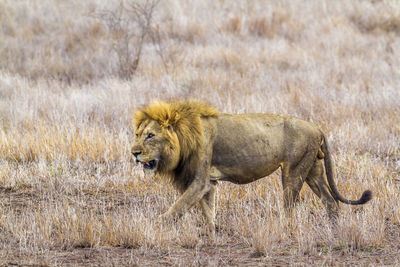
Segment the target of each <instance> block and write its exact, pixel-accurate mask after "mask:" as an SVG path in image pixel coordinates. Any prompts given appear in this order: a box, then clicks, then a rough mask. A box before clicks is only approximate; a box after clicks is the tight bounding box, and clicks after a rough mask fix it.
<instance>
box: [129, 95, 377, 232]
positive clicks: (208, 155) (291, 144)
mask: <svg viewBox="0 0 400 267" xmlns="http://www.w3.org/2000/svg"><path fill="white" fill-rule="evenodd" d="M134 124H135V125H134V126H135V134H136V139H135V143H134V145H133V147H132V154H133V155H134V156H135V158H136V161H137V162H140V163H141V164H142V165H143V167H144V169H145V170H146V171H151V172H153V173H155V174H158V175H161V176H164V177H169V178H170V179H171V180H172V182H173V183H174V185H175V186H176V187H177V188H178V189H179V190H180V191H181V193H182V196H181V197H180V198H179V199H178V200H177V201H176V203H175V204H174V205H173V206H172V207H171V208H170V209H169V210H168V211H167V212H166V213H164V214H163V215H162V217H163V218H165V219H172V218H176V217H179V216H181V215H182V214H183V213H184V212H185V211H186V210H188V209H189V208H191V207H192V206H193V205H194V204H195V203H197V202H200V205H201V208H202V210H203V213H204V215H205V217H206V219H207V221H208V223H209V226H210V229H211V230H212V231H213V229H215V223H214V218H215V204H214V199H215V185H216V183H217V181H229V182H232V183H236V184H247V183H250V182H253V181H256V180H258V179H260V178H262V177H265V176H268V175H270V174H271V173H272V172H274V171H275V170H276V169H278V168H279V167H280V168H281V170H282V185H283V192H284V206H285V208H286V209H287V210H290V208H291V207H292V205H293V204H294V203H295V202H296V201H297V199H298V195H299V192H300V189H301V188H302V186H303V183H304V182H306V183H307V184H308V185H309V186H310V187H311V189H312V190H313V192H314V193H315V194H316V195H318V197H320V198H321V199H322V202H323V203H324V204H325V205H326V208H327V210H328V214H329V216H330V217H331V218H335V217H336V216H337V213H338V208H339V207H338V201H341V202H343V203H346V204H351V205H358V204H364V203H366V202H367V201H369V200H370V199H371V197H372V193H371V191H369V190H367V191H365V192H364V193H363V194H362V196H361V198H360V199H359V200H348V199H346V198H344V197H343V196H342V195H341V194H340V193H339V191H338V190H337V188H336V185H335V182H334V180H333V175H332V163H331V157H330V155H329V150H328V143H327V140H326V137H325V136H324V134H323V133H322V132H321V131H320V130H319V129H318V128H317V127H316V126H315V125H314V124H312V123H310V122H307V121H303V120H301V119H297V118H294V117H289V116H281V115H267V114H238V115H235V114H220V113H219V112H218V111H217V110H216V109H215V108H213V107H211V106H209V105H207V104H205V103H203V102H200V101H194V100H191V101H175V102H168V103H167V102H155V103H152V104H150V105H149V106H147V107H145V108H142V109H140V110H138V111H137V112H136V113H135V120H134Z"/></svg>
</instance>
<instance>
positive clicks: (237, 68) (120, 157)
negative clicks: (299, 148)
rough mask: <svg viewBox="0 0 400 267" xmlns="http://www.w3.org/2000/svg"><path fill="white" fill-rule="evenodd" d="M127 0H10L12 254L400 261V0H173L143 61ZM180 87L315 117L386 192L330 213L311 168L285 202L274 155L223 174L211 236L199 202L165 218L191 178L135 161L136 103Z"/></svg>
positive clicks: (346, 167) (7, 85)
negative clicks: (231, 177)
mask: <svg viewBox="0 0 400 267" xmlns="http://www.w3.org/2000/svg"><path fill="white" fill-rule="evenodd" d="M119 7H120V5H119V1H107V3H105V2H104V1H100V0H97V1H96V0H91V1H77V0H71V1H57V0H41V1H39V0H33V1H28V0H21V1H7V0H5V1H0V265H1V266H8V265H24V266H26V265H31V266H65V265H72V266H75V265H77V266H82V265H85V266H91V265H93V266H99V265H102V266H123V265H130V266H135V265H137V266H146V265H148V266H154V265H172V266H181V265H186V266H188V265H189V266H192V265H195V266H198V265H206V266H207V265H211V266H226V265H240V266H251V265H280V266H285V265H298V266H303V265H307V266H308V265H317V266H348V265H356V266H367V265H370V266H379V265H394V266H398V265H400V258H399V257H398V255H399V254H400V243H399V240H400V201H399V192H400V191H399V190H400V148H399V144H400V101H399V99H400V60H399V59H400V4H399V2H398V1H346V0H338V1H312V0H309V1H301V0H294V1H292V0H290V1H289V0H277V1H261V0H260V1H258V0H255V1H246V2H244V1H235V2H233V1H224V0H220V1H209V0H206V1H178V0H166V1H161V2H160V3H159V4H158V5H157V7H156V8H155V10H154V14H153V15H152V19H153V20H152V30H154V31H156V33H157V34H156V35H155V36H156V37H157V38H156V40H155V39H154V38H150V35H149V36H147V37H146V38H144V40H143V44H142V46H143V47H142V48H143V49H142V51H141V58H140V62H139V65H138V67H137V69H136V70H135V71H134V72H133V74H132V75H131V76H130V77H123V75H121V68H122V67H123V65H121V57H120V54H118V53H119V51H120V50H118V47H119V45H120V42H121V40H123V38H122V39H121V38H120V37H121V36H122V37H123V36H124V35H123V34H126V33H127V32H129V31H132V32H135V31H136V30H137V29H138V28H135V27H139V26H140V25H139V26H137V25H136V24H128V26H127V28H121V29H122V30H121V29H120V30H118V31H117V30H116V29H115V27H114V28H112V27H110V23H109V22H110V18H108V17H106V16H104V14H111V13H110V12H113V11H114V10H118V8H119ZM129 14H131V13H128V15H129ZM128 18H129V16H128ZM131 19H132V18H131ZM133 19H134V18H133ZM121 34H122V35H121ZM133 38H135V37H133ZM131 40H133V41H135V39H131ZM133 41H132V42H133ZM135 48H136V47H133V48H131V49H135ZM130 51H133V52H132V53H134V52H135V50H130ZM122 63H124V62H122ZM128 63H129V62H128ZM128 63H126V62H125V64H128ZM176 98H199V99H203V100H205V101H207V102H209V103H211V104H213V105H215V106H216V107H218V108H219V109H220V110H221V111H223V112H230V113H244V112H263V113H283V114H290V115H294V116H297V117H300V118H303V119H306V120H310V121H313V122H314V123H316V124H317V125H318V126H319V127H320V128H321V129H322V130H323V131H324V132H325V134H326V135H327V136H328V139H329V142H330V146H331V150H332V155H333V159H334V161H335V166H336V181H337V184H338V187H339V189H340V191H341V192H342V193H343V195H345V196H346V197H348V198H357V197H359V196H360V194H361V192H362V191H364V190H365V189H368V188H369V189H371V190H372V191H373V193H374V199H373V200H372V201H371V202H370V203H368V204H367V205H365V206H362V207H349V206H345V205H342V206H341V208H342V209H341V217H340V218H339V221H338V226H337V229H336V230H334V229H332V228H331V227H330V226H329V223H328V219H327V217H326V215H325V210H324V208H323V206H322V203H321V202H320V201H319V199H317V197H316V196H315V195H314V194H313V193H312V192H311V190H310V189H309V188H308V187H307V186H305V187H304V188H303V190H302V193H301V202H300V204H299V205H298V206H297V207H296V209H295V212H294V214H293V216H292V217H290V218H287V217H286V216H285V214H284V212H283V211H282V209H283V201H282V189H281V184H280V178H279V172H277V173H275V174H273V175H271V176H270V177H268V178H267V179H262V180H260V181H257V182H255V183H252V184H249V185H244V186H236V185H232V184H229V183H220V185H219V187H218V198H217V203H218V204H217V224H218V225H219V232H218V234H217V236H216V239H215V240H209V238H207V236H206V235H205V234H204V231H205V220H204V218H202V215H201V212H200V211H199V209H198V207H196V208H194V209H193V210H191V211H190V212H189V213H188V214H186V215H185V216H184V217H183V218H182V219H181V220H180V221H178V222H177V223H176V224H170V225H168V224H167V225H160V224H156V220H157V218H158V216H159V215H160V214H161V213H162V212H164V211H166V209H167V208H168V207H169V206H170V205H171V204H172V203H173V202H174V200H176V199H177V197H178V195H177V193H176V192H175V191H174V189H173V188H172V186H170V185H168V184H166V183H162V182H161V183H160V182H158V181H154V180H153V179H152V178H151V177H147V176H145V175H144V174H143V172H142V171H141V169H140V168H139V167H138V166H136V165H135V163H134V162H133V161H132V159H131V156H130V152H129V151H130V146H131V144H132V143H133V133H132V127H131V121H132V114H133V110H134V109H135V108H137V107H140V106H142V105H144V104H146V103H149V102H150V101H152V100H154V99H176Z"/></svg>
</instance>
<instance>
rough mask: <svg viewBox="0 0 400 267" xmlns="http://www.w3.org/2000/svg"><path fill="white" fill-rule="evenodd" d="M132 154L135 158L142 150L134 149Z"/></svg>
mask: <svg viewBox="0 0 400 267" xmlns="http://www.w3.org/2000/svg"><path fill="white" fill-rule="evenodd" d="M132 154H133V155H134V156H135V158H137V156H139V155H140V154H142V152H141V151H134V152H132Z"/></svg>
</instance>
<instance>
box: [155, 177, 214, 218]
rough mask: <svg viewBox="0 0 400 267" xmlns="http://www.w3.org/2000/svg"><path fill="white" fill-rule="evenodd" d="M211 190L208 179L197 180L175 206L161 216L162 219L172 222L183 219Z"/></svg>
mask: <svg viewBox="0 0 400 267" xmlns="http://www.w3.org/2000/svg"><path fill="white" fill-rule="evenodd" d="M209 190H210V184H209V182H208V181H206V179H204V178H203V179H202V178H201V177H199V178H198V179H195V180H194V181H193V182H192V183H191V184H190V186H189V187H188V188H187V189H186V191H185V192H184V193H183V194H182V196H181V197H180V198H179V199H178V200H177V201H176V202H175V204H174V205H172V206H171V208H169V210H168V211H167V212H165V213H164V214H163V215H162V216H161V217H162V219H164V220H171V219H175V218H179V217H181V216H182V215H183V214H184V213H185V212H186V211H187V210H189V209H190V208H191V207H193V205H194V204H196V203H197V202H199V201H200V200H201V199H202V198H203V196H204V195H205V194H206V193H207V192H208V191H209Z"/></svg>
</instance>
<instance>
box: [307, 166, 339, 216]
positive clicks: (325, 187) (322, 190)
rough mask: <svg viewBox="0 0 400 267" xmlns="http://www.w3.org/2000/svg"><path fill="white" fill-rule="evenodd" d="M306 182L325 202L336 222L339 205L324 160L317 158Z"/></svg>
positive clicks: (329, 213)
mask: <svg viewBox="0 0 400 267" xmlns="http://www.w3.org/2000/svg"><path fill="white" fill-rule="evenodd" d="M306 182H307V184H308V185H309V186H310V188H311V190H312V191H313V192H314V193H315V194H316V195H317V196H318V197H319V198H321V200H322V203H324V205H325V207H326V209H327V212H328V216H329V218H330V220H331V221H332V222H334V221H335V219H336V218H337V216H338V211H339V205H338V203H337V201H336V200H335V199H334V197H333V196H332V192H331V190H330V187H329V184H328V180H327V179H326V175H325V168H324V165H323V163H322V160H319V159H317V160H316V161H315V162H314V166H313V167H312V169H311V170H310V172H309V174H308V176H307V179H306Z"/></svg>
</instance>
